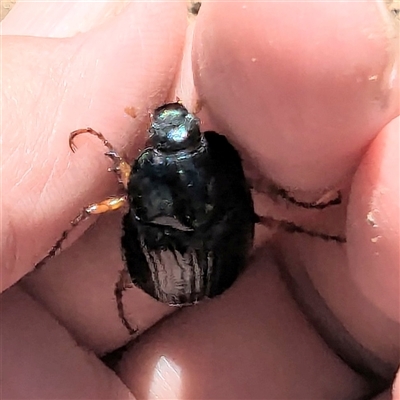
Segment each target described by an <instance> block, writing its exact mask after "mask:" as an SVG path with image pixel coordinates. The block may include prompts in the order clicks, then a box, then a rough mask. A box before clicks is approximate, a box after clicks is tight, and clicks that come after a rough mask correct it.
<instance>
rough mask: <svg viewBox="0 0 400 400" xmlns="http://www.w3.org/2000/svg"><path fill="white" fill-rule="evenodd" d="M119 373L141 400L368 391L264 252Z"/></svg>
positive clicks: (167, 325)
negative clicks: (149, 399) (229, 285)
mask: <svg viewBox="0 0 400 400" xmlns="http://www.w3.org/2000/svg"><path fill="white" fill-rule="evenodd" d="M267 251H268V250H267ZM118 371H119V374H120V376H121V377H122V380H123V381H124V382H125V383H126V384H127V386H128V387H129V388H131V390H132V391H133V392H134V394H135V395H136V396H137V397H139V398H141V397H146V396H148V394H149V393H151V396H152V397H163V398H202V399H211V398H238V399H240V398H246V399H248V398H254V399H256V398H257V399H261V398H264V399H265V398H268V399H272V398H274V399H278V398H307V399H311V398H327V397H329V398H347V397H357V398H358V397H361V394H362V393H363V391H364V390H365V389H366V386H367V385H366V383H365V382H364V381H363V379H361V378H360V377H359V376H357V374H355V373H354V372H353V371H351V370H350V369H349V368H348V367H347V366H346V365H344V364H343V363H342V362H341V361H339V358H337V356H336V355H335V354H334V353H332V352H330V350H329V349H328V348H327V347H326V345H325V343H324V342H323V341H321V338H320V337H319V336H318V334H316V332H315V331H314V330H313V329H312V327H310V325H308V323H307V322H306V320H305V319H304V317H303V315H302V314H301V313H300V312H299V310H298V309H297V306H296V305H295V303H294V302H293V300H292V299H291V298H290V295H289V294H288V292H287V291H286V289H285V287H284V284H283V282H282V281H281V278H280V277H279V274H278V271H277V268H276V265H274V263H273V262H272V260H271V259H270V258H269V255H268V253H267V252H265V251H264V252H263V253H261V254H260V253H259V254H257V260H256V261H254V263H253V265H252V266H251V267H250V268H249V269H248V270H246V272H245V273H244V275H243V276H242V277H241V279H240V280H238V282H237V283H236V284H235V285H234V286H233V287H232V288H231V289H230V290H229V291H227V292H226V293H225V294H223V295H222V296H220V297H218V298H216V299H213V300H212V301H210V302H207V303H203V304H199V305H198V306H196V307H193V308H190V309H184V310H182V311H181V312H180V313H179V314H175V315H174V316H173V317H171V318H170V319H168V320H167V321H165V322H164V323H163V324H161V325H160V326H159V327H157V328H155V329H154V330H152V331H149V332H148V334H146V335H144V336H142V338H141V340H140V342H138V343H136V344H135V346H133V347H132V348H131V349H130V350H129V351H128V352H127V353H125V355H124V358H123V361H122V362H121V364H120V366H119V370H118ZM316 377H320V378H318V379H316ZM288 382H290V384H289V385H288ZM350 393H351V395H350Z"/></svg>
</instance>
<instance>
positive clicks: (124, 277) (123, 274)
mask: <svg viewBox="0 0 400 400" xmlns="http://www.w3.org/2000/svg"><path fill="white" fill-rule="evenodd" d="M132 287H133V283H132V279H131V277H130V275H129V272H128V270H127V269H126V268H124V269H122V270H121V271H120V272H119V278H118V281H117V283H116V284H115V288H114V295H115V301H116V303H117V310H118V317H119V319H120V320H121V322H122V325H124V327H125V328H126V329H127V331H128V332H129V334H130V335H134V334H135V333H137V331H138V330H139V329H138V328H137V327H136V328H133V327H132V326H131V324H130V323H129V322H128V320H127V319H126V317H125V311H124V303H123V302H122V296H123V292H124V291H125V290H126V289H129V288H132Z"/></svg>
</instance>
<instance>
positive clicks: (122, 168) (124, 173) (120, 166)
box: [69, 128, 131, 189]
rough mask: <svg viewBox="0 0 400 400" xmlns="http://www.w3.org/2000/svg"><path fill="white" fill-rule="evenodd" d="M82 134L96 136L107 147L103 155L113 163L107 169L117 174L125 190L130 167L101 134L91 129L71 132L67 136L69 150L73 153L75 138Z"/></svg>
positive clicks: (75, 148)
mask: <svg viewBox="0 0 400 400" xmlns="http://www.w3.org/2000/svg"><path fill="white" fill-rule="evenodd" d="M83 133H89V134H90V135H94V136H96V137H97V138H98V139H100V140H101V141H102V142H103V145H104V146H105V147H107V149H108V151H107V152H106V153H105V155H106V156H107V157H109V158H111V160H112V161H113V163H114V166H113V167H111V168H109V169H108V170H109V171H112V172H115V173H116V174H117V176H118V181H119V183H121V184H122V185H123V187H124V188H125V189H126V188H127V186H128V181H129V175H130V173H131V166H130V165H129V162H128V161H127V160H126V159H125V158H124V157H122V156H121V155H120V154H118V152H117V151H116V150H115V149H114V147H113V145H112V144H111V143H110V142H109V141H108V140H107V139H106V138H105V137H104V136H103V134H102V133H100V132H97V131H95V130H94V129H92V128H85V129H78V130H76V131H73V132H71V133H70V135H69V147H70V149H71V150H72V151H73V152H74V153H75V151H76V150H77V147H76V145H75V143H74V139H75V137H76V136H78V135H81V134H83Z"/></svg>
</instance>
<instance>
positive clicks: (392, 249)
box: [348, 118, 400, 357]
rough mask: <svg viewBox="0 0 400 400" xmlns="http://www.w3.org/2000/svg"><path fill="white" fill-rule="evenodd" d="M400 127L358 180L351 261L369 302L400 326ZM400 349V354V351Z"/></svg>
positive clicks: (378, 143)
mask: <svg viewBox="0 0 400 400" xmlns="http://www.w3.org/2000/svg"><path fill="white" fill-rule="evenodd" d="M399 128H400V118H396V119H395V120H393V121H392V122H391V123H390V124H388V125H387V126H386V127H385V128H384V129H383V130H382V131H381V132H380V134H379V135H378V137H377V138H376V139H375V140H374V142H373V143H372V145H371V147H370V148H369V150H368V152H367V154H366V155H365V157H364V159H363V161H362V163H361V165H360V167H359V168H358V170H357V173H356V175H355V177H354V181H353V185H352V190H351V196H350V203H349V216H348V232H349V233H348V240H349V251H348V257H349V267H350V271H351V274H352V276H353V279H355V281H356V284H357V285H358V286H359V288H360V289H361V291H362V293H363V294H364V295H365V296H366V298H367V299H368V301H370V302H371V304H372V305H373V306H374V307H377V308H378V309H379V310H380V311H381V312H382V313H384V315H386V316H387V317H388V318H390V319H392V320H393V321H395V322H396V323H397V324H398V323H399V322H400V305H399V293H400V279H399V276H400V249H399V243H400V238H399V229H400V213H399V204H400V198H399V194H400V188H399V182H400V177H399V171H400V164H399V148H400V142H399ZM388 345H389V344H388ZM393 345H395V343H393ZM397 345H398V343H397ZM396 347H397V355H398V354H399V352H400V349H399V347H398V346H396ZM393 357H395V355H394V354H393Z"/></svg>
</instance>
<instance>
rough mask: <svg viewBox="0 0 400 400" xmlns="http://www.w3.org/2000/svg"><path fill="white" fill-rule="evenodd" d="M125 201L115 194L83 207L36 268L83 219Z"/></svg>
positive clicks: (108, 209) (52, 254)
mask: <svg viewBox="0 0 400 400" xmlns="http://www.w3.org/2000/svg"><path fill="white" fill-rule="evenodd" d="M125 203H126V196H125V195H124V196H116V197H110V198H108V199H106V200H103V201H101V202H99V203H94V204H90V205H89V206H87V207H85V208H84V209H83V210H82V211H81V212H80V213H79V214H78V215H77V216H76V217H75V218H74V219H73V220H72V221H71V222H70V228H69V229H66V230H65V231H64V232H63V233H62V234H61V237H60V238H59V239H58V240H57V242H56V243H55V244H54V246H53V247H52V248H51V249H50V251H49V252H48V254H47V256H46V257H44V258H43V259H42V260H41V261H39V262H38V263H37V264H36V265H35V269H36V268H40V267H41V266H43V265H44V264H45V263H46V262H47V261H48V260H49V259H50V258H53V257H54V256H55V255H56V253H57V252H58V250H60V249H61V245H62V244H63V242H64V241H65V240H66V239H67V237H68V235H69V234H70V233H71V231H72V230H73V229H74V228H75V227H76V226H77V225H79V224H80V223H81V222H82V221H85V220H86V219H88V218H89V217H90V216H91V215H96V214H104V213H106V212H110V211H114V210H118V209H119V208H121V207H122V206H124V205H125Z"/></svg>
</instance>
